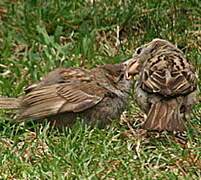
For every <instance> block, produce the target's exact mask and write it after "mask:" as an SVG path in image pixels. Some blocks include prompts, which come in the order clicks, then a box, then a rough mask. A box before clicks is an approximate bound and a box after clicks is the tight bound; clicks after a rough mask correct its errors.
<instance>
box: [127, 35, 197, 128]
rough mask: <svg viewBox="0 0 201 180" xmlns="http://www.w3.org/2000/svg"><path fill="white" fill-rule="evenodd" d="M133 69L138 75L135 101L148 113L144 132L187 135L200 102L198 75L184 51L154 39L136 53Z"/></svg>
mask: <svg viewBox="0 0 201 180" xmlns="http://www.w3.org/2000/svg"><path fill="white" fill-rule="evenodd" d="M130 62H131V63H130V67H129V66H128V68H131V69H132V68H134V67H135V68H134V69H135V71H138V72H136V73H139V79H138V80H137V84H136V101H137V103H138V104H139V106H140V108H141V109H142V110H143V111H144V112H145V113H146V117H145V123H144V125H143V128H144V129H147V130H158V131H162V130H167V131H184V130H185V124H184V122H183V120H188V119H189V118H190V113H191V111H192V108H193V106H194V105H195V104H196V102H197V91H196V86H197V85H196V83H197V80H196V75H195V70H194V68H193V66H192V65H191V64H190V63H189V62H188V61H187V60H186V58H185V57H184V54H183V52H182V51H181V50H179V49H178V48H177V47H175V46H174V45H173V44H171V43H170V42H168V41H166V40H162V39H154V40H152V41H151V42H149V43H147V44H145V45H143V46H141V47H139V48H137V49H136V51H135V53H134V56H133V61H130Z"/></svg>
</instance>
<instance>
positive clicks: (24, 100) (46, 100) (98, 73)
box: [0, 61, 132, 128]
mask: <svg viewBox="0 0 201 180" xmlns="http://www.w3.org/2000/svg"><path fill="white" fill-rule="evenodd" d="M128 62H129V61H128ZM128 62H125V63H122V64H116V65H105V66H99V67H97V68H94V69H92V70H87V69H84V68H76V67H75V68H73V67H72V68H59V69H56V70H54V71H53V72H50V73H49V74H48V75H47V77H46V78H44V80H42V81H41V82H37V83H33V84H31V85H29V86H27V87H26V88H25V95H24V96H23V97H21V98H18V99H16V98H0V108H11V109H19V112H18V113H17V116H16V119H15V121H26V120H41V119H44V118H48V119H49V120H50V121H51V124H52V125H54V126H56V127H58V128H62V127H65V126H69V125H71V124H73V123H74V122H75V120H76V118H81V119H82V120H83V121H84V122H85V123H86V124H90V125H92V126H95V125H97V126H98V127H105V126H106V125H107V124H110V123H111V121H112V120H117V119H118V118H119V117H120V115H121V113H122V112H123V111H124V109H125V107H126V105H127V104H128V92H129V87H130V80H128V71H127V70H128V69H127V68H126V67H127V64H128ZM126 69H127V70H126ZM130 73H131V72H130ZM131 74H132V73H131Z"/></svg>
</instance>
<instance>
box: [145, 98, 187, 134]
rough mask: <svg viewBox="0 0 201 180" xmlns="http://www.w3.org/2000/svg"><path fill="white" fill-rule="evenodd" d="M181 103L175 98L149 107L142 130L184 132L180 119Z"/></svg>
mask: <svg viewBox="0 0 201 180" xmlns="http://www.w3.org/2000/svg"><path fill="white" fill-rule="evenodd" d="M180 107H181V102H178V101H177V99H176V98H173V99H169V100H164V101H159V102H156V103H155V104H152V105H151V108H150V111H149V113H148V115H147V119H146V122H145V124H144V129H147V130H157V131H162V130H167V131H184V130H185V125H184V122H183V120H182V119H181V117H180Z"/></svg>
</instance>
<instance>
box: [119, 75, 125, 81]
mask: <svg viewBox="0 0 201 180" xmlns="http://www.w3.org/2000/svg"><path fill="white" fill-rule="evenodd" d="M122 79H124V73H122V74H120V76H119V81H121V80H122Z"/></svg>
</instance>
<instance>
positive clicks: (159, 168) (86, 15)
mask: <svg viewBox="0 0 201 180" xmlns="http://www.w3.org/2000/svg"><path fill="white" fill-rule="evenodd" d="M156 37H158V38H163V39H167V40H170V41H171V42H172V43H174V44H176V45H177V46H178V47H179V48H181V49H182V50H183V51H184V52H185V54H186V56H187V58H188V59H189V61H191V62H192V64H193V65H194V66H195V67H196V70H197V74H198V79H199V82H198V86H199V88H201V81H200V79H201V3H200V2H199V0H168V1H167V0H166V1H165V0H164V1H163V0H160V1H155V0H147V1H146V0H135V1H134V0H131V1H130V0H120V1H117V0H102V1H101V2H96V3H94V4H90V3H87V2H85V1H83V0H78V1H75V0H68V1H65V0H48V1H47V0H46V1H44V0H16V1H11V0H1V1H0V73H1V74H0V95H1V96H9V97H19V96H21V95H22V94H23V87H24V86H25V85H26V84H28V83H31V82H35V81H38V80H39V79H40V78H41V77H43V76H44V75H45V74H47V73H48V72H49V71H51V70H52V69H54V68H55V67H61V66H66V67H70V66H74V67H86V68H89V69H90V68H93V67H95V65H97V64H106V63H118V62H122V61H124V60H126V59H128V58H130V57H131V56H132V53H133V52H134V50H135V48H136V47H138V46H140V45H142V44H143V43H145V42H148V41H150V40H152V39H153V38H156ZM133 97H134V95H131V98H130V100H131V101H130V105H129V106H128V108H127V111H126V112H125V113H124V114H123V116H122V118H121V122H115V123H114V124H112V125H111V127H109V128H107V129H101V130H100V129H96V128H95V129H90V128H87V127H83V126H82V125H80V124H79V123H78V124H76V125H75V126H74V127H72V128H70V129H66V131H65V132H57V131H55V130H51V129H50V128H49V126H48V123H46V124H45V125H44V126H43V127H41V125H33V126H32V125H31V126H29V127H28V126H27V125H26V124H24V123H19V124H15V125H13V124H10V123H9V121H8V120H9V119H11V118H12V117H11V116H8V115H6V114H5V113H4V112H2V111H1V112H0V113H1V114H0V115H1V121H0V179H182V180H183V179H200V178H201V121H200V119H201V103H198V105H197V106H196V107H195V108H194V112H193V116H192V119H191V121H189V122H187V124H188V131H187V135H186V136H184V137H183V136H182V137H183V138H181V137H180V135H178V134H171V133H165V132H164V133H163V134H161V135H160V136H158V135H157V134H153V133H149V134H146V133H145V132H144V131H143V130H142V129H141V128H140V127H141V123H142V113H141V111H140V110H139V109H138V108H137V107H136V104H135V102H134V98H133Z"/></svg>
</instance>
